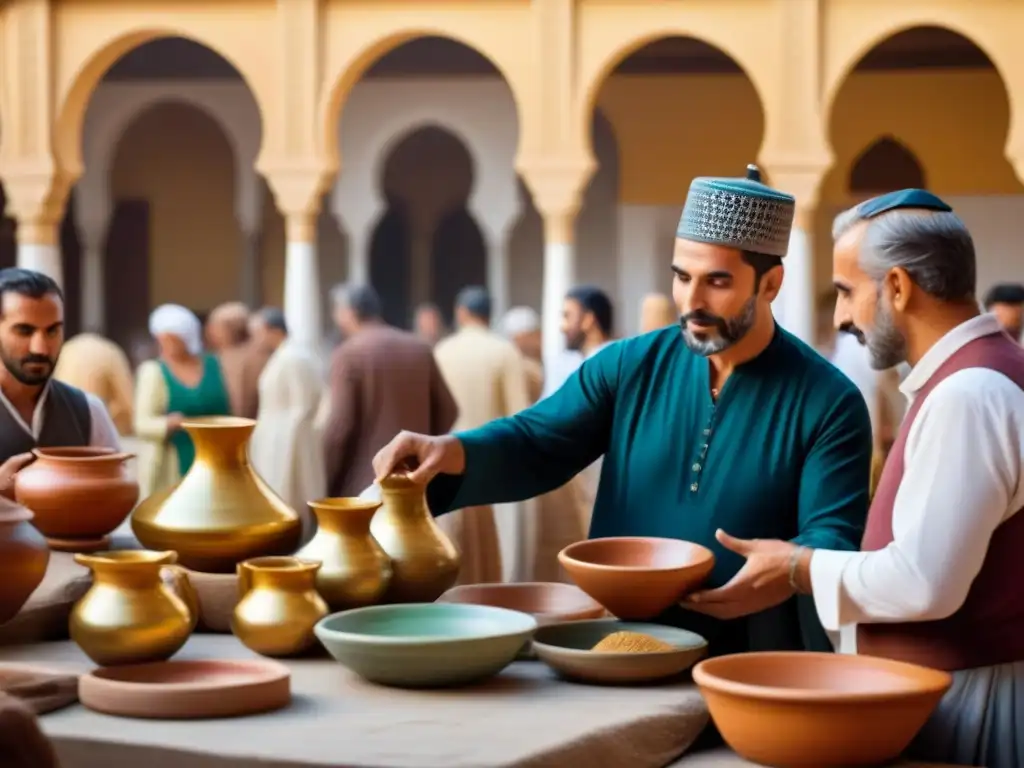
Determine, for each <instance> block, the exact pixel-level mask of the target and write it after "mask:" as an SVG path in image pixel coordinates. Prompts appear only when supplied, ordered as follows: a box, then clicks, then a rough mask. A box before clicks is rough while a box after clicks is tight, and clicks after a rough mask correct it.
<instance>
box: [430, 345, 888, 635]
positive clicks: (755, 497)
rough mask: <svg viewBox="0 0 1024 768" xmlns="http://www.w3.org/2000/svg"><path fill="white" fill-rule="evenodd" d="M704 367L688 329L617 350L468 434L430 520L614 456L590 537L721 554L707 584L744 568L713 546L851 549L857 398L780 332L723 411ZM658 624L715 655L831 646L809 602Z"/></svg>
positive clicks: (858, 450) (862, 509)
mask: <svg viewBox="0 0 1024 768" xmlns="http://www.w3.org/2000/svg"><path fill="white" fill-rule="evenodd" d="M709 374H710V371H709V363H708V361H707V360H706V359H705V358H703V357H700V356H698V355H696V354H694V353H693V352H691V351H690V350H689V349H688V348H687V347H686V345H685V344H684V342H683V339H682V336H681V333H680V330H679V328H678V327H672V328H665V329H663V330H658V331H654V332H652V333H648V334H645V335H643V336H638V337H634V338H630V339H625V340H622V341H618V342H615V343H613V344H611V345H609V346H608V347H606V348H604V349H603V350H601V351H600V352H599V353H597V354H596V355H594V356H593V357H592V358H590V359H588V360H587V361H586V362H584V363H583V365H582V366H581V367H580V368H579V369H578V370H577V371H576V372H575V373H574V374H573V375H572V376H571V377H570V378H569V379H568V380H567V381H566V383H565V384H564V385H563V386H562V388H561V389H559V390H558V391H557V392H556V393H554V394H553V395H552V396H551V397H549V398H546V399H544V400H541V401H540V402H539V403H537V404H536V405H534V406H533V407H532V408H529V409H527V410H526V411H523V412H521V413H519V414H517V415H515V416H511V417H509V418H504V419H499V420H497V421H492V422H490V423H489V424H486V425H484V426H482V427H480V428H478V429H473V430H469V431H466V432H461V433H458V437H459V439H460V440H461V441H462V443H463V445H464V447H465V453H466V471H465V473H464V474H463V475H461V476H457V477H456V476H451V475H440V476H438V477H437V478H435V479H434V481H433V482H432V483H431V484H430V486H429V487H428V490H427V493H428V502H429V504H430V507H431V509H432V510H434V512H435V514H443V513H444V512H447V511H449V510H452V509H461V508H463V507H470V506H475V505H484V504H495V503H502V502H513V501H519V500H523V499H529V498H533V497H534V496H538V495H540V494H543V493H546V492H548V491H551V490H553V489H555V488H557V487H559V486H561V485H563V484H564V483H566V482H567V481H568V480H569V479H570V478H572V477H573V476H574V475H575V474H576V473H577V472H579V471H580V470H582V469H583V468H584V467H586V466H588V465H590V464H591V463H592V462H593V461H595V460H596V459H597V458H598V457H600V456H601V455H602V454H604V461H603V464H602V467H601V481H600V485H599V488H598V492H597V499H596V502H595V505H594V511H593V517H592V520H591V527H590V536H591V537H592V538H596V537H602V536H660V537H668V538H678V539H685V540H688V541H694V542H697V543H700V544H703V545H704V546H706V547H709V548H710V549H712V550H713V551H714V553H715V557H716V563H715V568H714V571H713V573H712V575H711V578H710V581H709V586H712V587H716V586H720V585H722V584H724V583H725V582H727V581H728V580H729V579H730V578H732V576H733V575H735V573H736V572H737V571H738V570H739V569H740V567H741V566H742V565H743V562H744V561H743V558H742V557H741V556H739V555H737V554H735V553H732V552H730V551H728V550H726V549H725V548H723V547H722V546H721V545H720V544H718V542H717V541H716V539H715V535H714V534H715V530H716V529H717V528H722V529H724V530H725V531H727V532H728V533H730V534H732V535H733V536H738V537H741V538H751V539H752V538H768V539H788V540H791V541H794V542H798V543H800V544H804V545H806V546H809V547H817V548H826V549H833V550H857V549H859V546H860V539H861V534H862V532H863V528H864V522H865V518H866V516H867V509H868V481H869V476H870V467H871V449H872V440H871V421H870V418H869V416H868V410H867V405H866V403H865V402H864V398H863V396H862V395H861V394H860V392H859V390H858V389H857V388H856V386H855V385H854V384H853V383H852V382H851V381H850V380H849V379H848V378H846V376H844V375H843V374H842V373H841V372H840V371H839V370H838V369H837V368H835V367H834V366H833V365H832V364H831V363H829V362H828V361H826V360H825V359H824V358H822V357H821V356H820V355H819V354H818V353H817V352H815V351H814V350H813V349H811V348H810V347H808V346H807V345H805V344H804V343H802V342H801V341H799V340H798V339H797V338H795V337H794V336H792V335H791V334H789V333H788V332H786V331H784V330H782V329H777V330H776V332H775V335H774V337H773V339H772V341H771V342H770V343H769V345H768V347H767V348H766V349H765V350H764V351H763V352H762V353H761V354H760V355H758V356H757V357H756V358H754V359H753V360H750V361H749V362H747V363H745V364H743V365H741V366H739V367H737V368H736V370H735V371H734V372H733V374H732V375H731V376H730V377H729V379H728V380H727V381H726V383H725V385H724V386H723V388H722V391H721V392H720V393H719V397H718V400H717V402H716V401H715V400H713V399H712V397H711V387H710V378H709ZM662 620H663V621H665V622H667V623H671V624H675V625H677V626H683V627H686V628H690V629H693V630H694V631H697V632H699V633H700V634H702V635H704V636H705V637H706V638H707V639H708V640H709V642H710V644H711V651H712V652H713V653H731V652H740V651H744V650H786V649H801V648H810V649H821V650H831V645H830V644H829V642H828V639H827V637H826V635H825V633H824V630H823V629H822V628H821V625H820V623H819V622H818V620H817V616H816V613H815V611H814V606H813V603H812V602H811V600H810V598H804V597H800V598H796V599H794V600H790V601H787V602H786V603H785V604H783V605H781V606H778V607H777V608H773V609H771V610H768V611H765V612H763V613H760V614H756V615H754V616H751V617H746V618H743V619H737V620H733V621H729V622H721V621H718V620H715V619H710V618H709V617H706V616H702V615H700V614H696V613H693V612H690V611H685V610H683V609H681V608H677V609H672V610H671V611H670V612H669V613H668V614H666V615H665V616H664V617H662Z"/></svg>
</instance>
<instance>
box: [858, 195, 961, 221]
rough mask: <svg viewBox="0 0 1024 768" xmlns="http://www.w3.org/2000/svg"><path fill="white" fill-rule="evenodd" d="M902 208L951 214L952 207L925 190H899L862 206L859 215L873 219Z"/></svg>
mask: <svg viewBox="0 0 1024 768" xmlns="http://www.w3.org/2000/svg"><path fill="white" fill-rule="evenodd" d="M900 208H916V209H918V210H925V211H943V212H946V213H948V212H950V211H952V210H953V209H952V207H950V205H949V204H948V203H946V202H945V201H943V200H942V198H940V197H938V196H936V195H933V194H932V193H931V192H927V191H925V190H923V189H899V190H897V191H895V192H889V193H887V194H884V195H879V196H878V197H873V198H871V199H870V200H866V201H864V202H863V203H861V204H860V207H858V208H857V213H858V214H860V217H861V218H862V219H873V218H875V216H880V215H881V214H883V213H887V212H888V211H897V210H899V209H900Z"/></svg>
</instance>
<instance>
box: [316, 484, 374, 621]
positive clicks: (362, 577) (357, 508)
mask: <svg viewBox="0 0 1024 768" xmlns="http://www.w3.org/2000/svg"><path fill="white" fill-rule="evenodd" d="M309 506H310V509H312V510H313V514H315V515H316V521H317V531H316V535H315V536H313V538H312V539H311V540H310V542H309V543H308V544H306V546H304V547H303V548H302V549H300V550H299V551H298V552H297V553H296V557H301V558H304V559H306V560H318V561H320V563H322V565H321V566H320V570H319V571H317V574H316V589H317V591H318V592H319V593H320V596H321V597H323V599H324V600H326V601H327V604H328V605H329V606H330V607H331V610H334V611H344V610H347V609H349V608H362V607H363V606H365V605H373V604H374V603H376V602H377V601H378V600H380V599H381V597H383V595H384V592H385V591H386V590H387V588H388V584H389V583H390V582H391V560H390V559H389V558H388V556H387V555H386V554H385V553H384V550H383V549H381V547H380V544H378V543H377V540H376V539H375V538H373V536H372V535H371V534H370V521H371V520H373V516H374V515H375V514H376V513H377V510H378V509H380V506H381V503H380V502H379V501H366V500H365V499H352V498H331V499H320V500H319V501H311V502H309Z"/></svg>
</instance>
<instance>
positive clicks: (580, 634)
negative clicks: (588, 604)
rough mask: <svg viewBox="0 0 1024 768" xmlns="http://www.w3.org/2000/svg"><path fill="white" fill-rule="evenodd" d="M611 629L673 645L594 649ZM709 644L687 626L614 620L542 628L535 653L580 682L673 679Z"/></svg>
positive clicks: (562, 673)
mask: <svg viewBox="0 0 1024 768" xmlns="http://www.w3.org/2000/svg"><path fill="white" fill-rule="evenodd" d="M613 632H640V633H642V634H645V635H650V636H651V637H655V638H657V639H658V640H662V641H663V642H666V643H670V644H671V645H674V646H675V649H674V650H671V651H658V652H655V653H600V652H595V651H592V650H591V648H593V647H594V646H595V645H597V644H598V643H599V642H600V641H601V640H603V639H604V638H605V637H607V636H608V635H610V634H612V633H613ZM707 646H708V644H707V641H706V640H705V639H704V638H703V637H701V636H700V635H698V634H696V633H694V632H688V631H687V630H685V629H676V628H674V627H666V626H663V625H661V624H641V623H635V622H628V621H616V620H615V619H599V620H596V621H572V622H566V623H564V624H551V625H549V626H547V627H541V628H540V629H538V630H537V633H536V634H535V635H534V639H533V652H534V653H535V654H536V655H537V657H538V658H539V659H540V660H541V661H543V662H544V663H545V664H547V665H548V666H549V667H551V668H552V669H553V670H555V672H557V673H558V674H559V675H561V676H563V677H566V678H568V679H570V680H576V681H579V682H585V683H601V684H619V685H628V684H635V683H651V682H656V681H661V680H666V679H669V678H674V677H676V676H678V675H680V674H682V673H683V672H685V671H686V670H688V669H689V668H690V667H692V666H693V665H694V664H695V663H697V661H699V660H700V659H701V657H702V656H703V655H704V653H705V652H706V651H707Z"/></svg>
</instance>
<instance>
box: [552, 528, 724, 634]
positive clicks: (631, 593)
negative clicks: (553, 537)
mask: <svg viewBox="0 0 1024 768" xmlns="http://www.w3.org/2000/svg"><path fill="white" fill-rule="evenodd" d="M558 562H560V563H561V564H562V567H563V568H565V570H566V572H567V573H568V574H569V577H570V578H571V579H572V580H573V581H574V582H575V583H576V585H577V586H578V587H579V588H580V589H582V590H583V591H584V592H586V593H587V594H588V595H590V596H591V597H592V598H594V599H595V600H597V602H599V603H600V604H601V605H603V606H604V607H605V608H607V609H608V611H609V612H611V613H612V614H614V615H615V616H617V617H619V618H620V619H627V620H630V621H643V620H646V619H653V618H655V617H657V616H658V615H659V614H661V613H662V611H664V610H666V609H667V608H669V607H670V606H672V605H675V604H676V603H678V602H679V601H680V600H681V599H682V598H683V597H684V596H686V595H687V594H688V593H689V592H691V591H692V590H694V589H696V588H697V587H698V586H700V585H701V584H702V583H703V582H704V580H705V579H706V578H707V577H708V576H709V575H710V574H711V570H712V569H713V568H714V567H715V555H714V553H713V552H712V551H711V550H710V549H708V548H707V547H702V546H701V545H700V544H693V543H691V542H689V541H682V540H680V539H659V538H653V537H645V536H619V537H610V538H605V539H589V540H588V541H579V542H576V543H575V544H570V545H569V546H568V547H566V548H565V549H563V550H562V551H561V552H559V553H558Z"/></svg>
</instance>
